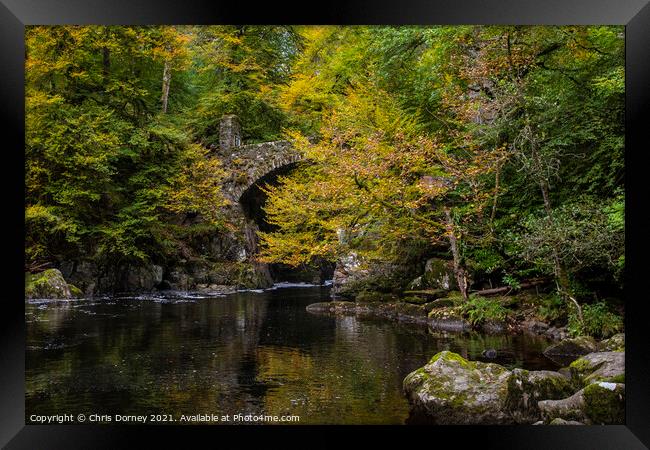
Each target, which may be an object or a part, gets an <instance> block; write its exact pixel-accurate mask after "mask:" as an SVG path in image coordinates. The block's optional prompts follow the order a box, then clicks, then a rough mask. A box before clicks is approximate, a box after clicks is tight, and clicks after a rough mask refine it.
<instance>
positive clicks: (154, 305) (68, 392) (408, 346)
mask: <svg viewBox="0 0 650 450" xmlns="http://www.w3.org/2000/svg"><path fill="white" fill-rule="evenodd" d="M328 296H329V292H328V289H327V288H318V287H317V288H287V289H275V290H269V291H266V292H264V293H250V292H248V293H238V294H234V295H231V296H227V297H218V298H187V296H183V297H169V298H154V299H152V298H146V297H139V298H113V299H105V300H102V301H87V300H84V301H75V302H34V303H30V304H28V305H27V307H26V310H27V311H26V320H27V345H28V350H27V357H26V377H27V380H26V392H27V393H26V407H27V415H29V414H55V413H73V414H78V413H100V414H101V413H105V414H118V413H119V414H148V413H166V414H174V415H176V416H178V415H180V414H199V413H201V414H220V415H221V414H231V415H232V414H237V413H243V414H251V413H252V414H262V413H264V414H271V415H286V414H297V415H299V416H300V417H301V420H300V423H303V424H304V423H388V424H390V423H404V421H405V420H406V419H407V417H408V404H407V402H406V400H405V399H404V397H403V395H402V391H401V387H402V380H403V378H404V376H406V374H408V373H409V372H410V371H412V370H414V369H415V368H417V367H420V366H422V365H423V364H424V363H426V361H427V360H428V359H429V358H430V357H431V356H432V355H433V354H435V353H437V352H438V351H441V350H445V349H448V350H452V351H455V352H458V353H460V354H461V355H463V356H464V357H466V358H469V359H474V360H485V361H488V360H487V359H486V358H483V357H482V356H481V352H482V351H483V350H485V349H486V348H494V349H496V350H497V352H498V357H497V359H496V360H489V361H494V362H498V363H500V364H504V365H506V366H509V367H524V368H528V369H545V368H554V367H555V366H554V365H553V363H552V362H550V361H549V360H547V359H545V358H544V357H543V356H542V355H541V350H542V349H543V348H544V345H545V344H546V341H545V340H543V339H534V338H527V337H523V336H482V335H478V334H470V335H467V334H466V335H457V334H449V333H431V332H430V331H428V330H427V329H426V327H417V326H413V325H400V324H396V323H391V322H386V321H377V320H370V319H357V318H355V317H328V316H318V315H312V314H308V313H307V312H306V311H305V306H306V305H308V304H310V303H313V302H317V301H322V300H323V299H326V298H328Z"/></svg>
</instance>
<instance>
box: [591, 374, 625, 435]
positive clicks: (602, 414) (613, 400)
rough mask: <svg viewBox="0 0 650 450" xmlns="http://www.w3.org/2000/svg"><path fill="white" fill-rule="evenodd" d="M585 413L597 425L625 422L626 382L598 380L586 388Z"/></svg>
mask: <svg viewBox="0 0 650 450" xmlns="http://www.w3.org/2000/svg"><path fill="white" fill-rule="evenodd" d="M583 396H584V403H585V415H586V416H587V417H588V418H589V420H590V421H591V422H592V423H593V424H595V425H612V424H622V423H625V384H622V383H608V382H603V381H600V382H597V383H592V384H590V385H588V386H587V387H585V388H584V391H583Z"/></svg>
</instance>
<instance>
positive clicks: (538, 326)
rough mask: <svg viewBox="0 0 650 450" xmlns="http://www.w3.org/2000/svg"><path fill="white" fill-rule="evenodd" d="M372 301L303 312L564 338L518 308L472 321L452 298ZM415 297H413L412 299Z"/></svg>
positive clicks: (326, 305) (341, 302)
mask: <svg viewBox="0 0 650 450" xmlns="http://www.w3.org/2000/svg"><path fill="white" fill-rule="evenodd" d="M372 298H373V299H374V300H375V301H355V302H352V301H345V300H333V301H331V302H321V303H314V304H311V305H309V306H307V311H308V312H310V313H314V314H340V315H355V316H359V317H374V318H381V319H387V320H397V321H401V322H405V323H415V324H421V325H428V326H429V328H431V329H432V330H437V331H470V330H472V329H474V330H477V331H480V332H483V333H489V334H493V333H506V332H508V333H530V334H536V335H543V336H546V337H548V338H549V339H553V340H562V339H566V338H568V332H567V330H566V328H564V327H559V328H558V327H554V326H552V325H550V324H548V323H545V322H542V321H540V320H539V319H536V318H535V317H534V313H533V311H532V310H524V309H521V308H520V309H519V310H518V311H516V313H513V314H512V315H511V316H509V317H506V318H505V319H504V320H485V321H482V322H480V323H474V324H472V323H471V322H470V321H469V320H468V318H467V317H466V316H465V315H464V313H463V309H462V307H461V306H459V305H458V304H457V302H456V300H455V299H450V298H438V299H435V300H431V301H426V303H422V304H418V303H410V302H409V301H404V300H394V299H392V297H391V296H386V295H384V296H377V295H376V294H375V296H374V297H372ZM415 300H417V299H415ZM580 354H584V353H580Z"/></svg>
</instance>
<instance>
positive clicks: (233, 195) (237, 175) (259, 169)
mask: <svg viewBox="0 0 650 450" xmlns="http://www.w3.org/2000/svg"><path fill="white" fill-rule="evenodd" d="M219 128H220V134H222V136H224V139H221V140H222V141H223V144H225V145H222V146H221V147H220V148H219V150H218V156H219V158H220V160H221V162H222V164H223V168H224V169H225V170H226V173H227V174H228V175H227V177H226V179H225V180H224V182H223V192H224V194H225V196H226V197H227V198H228V199H229V200H230V201H232V202H234V203H238V202H239V201H240V199H241V198H242V195H243V194H244V193H245V192H246V191H247V190H248V189H250V188H251V187H252V186H253V185H255V184H256V183H257V182H258V181H259V180H260V179H262V178H264V177H265V176H266V175H268V174H270V173H272V172H274V171H277V170H280V169H282V168H285V167H287V166H289V165H295V164H296V163H298V162H300V161H302V160H303V155H302V154H301V153H300V152H298V151H297V150H295V149H294V148H293V147H292V145H291V143H290V142H289V141H272V142H262V143H260V144H248V145H240V144H241V135H240V133H241V131H240V130H241V126H240V125H239V121H238V120H237V118H236V116H233V115H229V116H224V118H223V119H222V120H221V125H220V127H219Z"/></svg>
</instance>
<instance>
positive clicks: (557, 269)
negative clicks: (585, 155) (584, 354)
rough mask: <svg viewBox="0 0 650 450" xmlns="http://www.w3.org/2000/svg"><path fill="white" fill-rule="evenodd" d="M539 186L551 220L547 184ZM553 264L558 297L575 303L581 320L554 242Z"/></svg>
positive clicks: (579, 309)
mask: <svg viewBox="0 0 650 450" xmlns="http://www.w3.org/2000/svg"><path fill="white" fill-rule="evenodd" d="M539 187H540V190H541V191H542V198H543V199H544V210H545V211H546V217H547V219H548V220H549V221H551V220H553V217H552V213H553V210H552V209H551V201H550V198H549V194H548V185H547V184H546V183H545V182H544V181H541V182H540V183H539ZM553 266H554V267H553V271H554V273H555V283H556V286H557V290H558V292H559V294H560V297H562V298H563V299H564V300H565V301H571V302H572V303H573V304H574V305H575V307H576V309H577V311H578V319H579V320H580V322H582V321H583V320H582V308H581V307H580V304H579V303H578V302H577V301H576V299H575V298H573V297H572V296H571V286H570V284H569V276H568V274H567V272H566V269H565V268H564V265H563V264H562V261H560V252H559V251H558V248H557V245H555V244H554V245H553Z"/></svg>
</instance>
